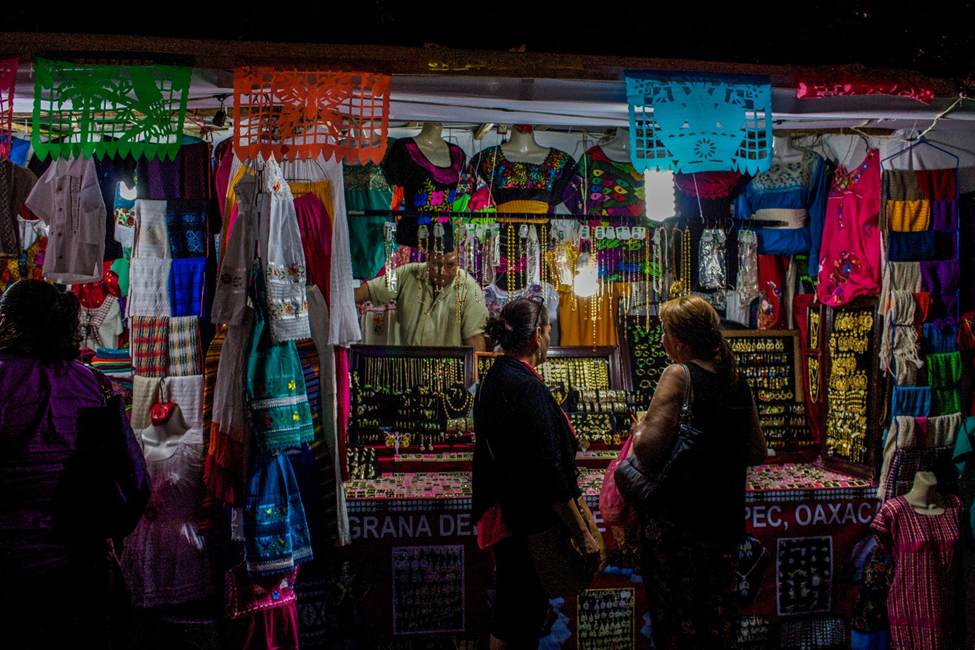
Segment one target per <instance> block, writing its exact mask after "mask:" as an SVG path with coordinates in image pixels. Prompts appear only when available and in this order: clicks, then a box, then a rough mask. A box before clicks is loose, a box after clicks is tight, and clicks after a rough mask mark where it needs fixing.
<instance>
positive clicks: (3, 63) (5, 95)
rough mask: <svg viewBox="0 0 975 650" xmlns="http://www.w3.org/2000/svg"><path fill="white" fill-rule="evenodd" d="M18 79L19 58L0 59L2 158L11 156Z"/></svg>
mask: <svg viewBox="0 0 975 650" xmlns="http://www.w3.org/2000/svg"><path fill="white" fill-rule="evenodd" d="M16 81H17V59H2V60H0V158H3V159H7V158H9V157H10V147H11V144H12V140H11V138H12V136H13V131H12V130H11V127H12V126H13V118H14V85H15V83H16Z"/></svg>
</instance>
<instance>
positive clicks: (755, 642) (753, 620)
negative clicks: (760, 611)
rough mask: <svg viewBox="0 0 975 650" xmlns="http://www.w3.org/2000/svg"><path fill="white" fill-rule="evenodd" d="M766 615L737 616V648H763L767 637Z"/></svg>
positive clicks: (744, 649) (754, 649)
mask: <svg viewBox="0 0 975 650" xmlns="http://www.w3.org/2000/svg"><path fill="white" fill-rule="evenodd" d="M768 629H769V618H768V616H741V617H739V618H738V648H739V650H764V649H765V647H766V645H767V644H768V638H769V633H768Z"/></svg>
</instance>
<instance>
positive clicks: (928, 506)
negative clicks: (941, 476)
mask: <svg viewBox="0 0 975 650" xmlns="http://www.w3.org/2000/svg"><path fill="white" fill-rule="evenodd" d="M904 499H905V500H906V501H907V502H908V503H909V504H910V505H911V507H912V508H914V512H916V513H918V514H920V515H943V514H944V513H945V506H944V499H942V498H941V495H940V494H939V493H938V479H937V477H936V476H935V475H934V472H918V473H917V474H915V475H914V485H913V486H912V487H911V491H910V492H908V493H907V494H905V495H904Z"/></svg>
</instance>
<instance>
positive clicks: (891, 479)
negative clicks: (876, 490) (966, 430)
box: [883, 418, 958, 499]
mask: <svg viewBox="0 0 975 650" xmlns="http://www.w3.org/2000/svg"><path fill="white" fill-rule="evenodd" d="M924 420H926V419H925V418H917V425H918V428H919V429H921V428H923V427H922V426H921V424H922V421H924ZM923 435H925V436H926V435H927V434H926V433H924V434H923ZM918 472H934V474H935V476H936V477H937V479H938V490H939V492H941V493H950V492H954V491H955V489H956V487H957V483H958V481H957V474H956V473H955V468H954V467H952V465H951V448H950V447H923V448H921V447H916V448H913V449H897V450H895V451H894V456H893V459H892V460H891V463H890V471H889V472H888V474H887V480H886V481H885V483H884V486H883V487H884V494H883V498H885V499H893V498H895V497H899V496H902V495H905V494H907V493H908V492H910V491H911V487H912V486H913V484H914V477H915V475H916V474H917V473H918Z"/></svg>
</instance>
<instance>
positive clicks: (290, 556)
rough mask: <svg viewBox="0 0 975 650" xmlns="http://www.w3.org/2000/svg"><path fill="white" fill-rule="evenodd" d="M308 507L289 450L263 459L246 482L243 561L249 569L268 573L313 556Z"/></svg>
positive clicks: (295, 564) (290, 566) (292, 567)
mask: <svg viewBox="0 0 975 650" xmlns="http://www.w3.org/2000/svg"><path fill="white" fill-rule="evenodd" d="M312 559H313V557H312V548H311V537H310V536H309V534H308V522H307V520H306V519H305V508H304V506H303V504H302V502H301V494H299V492H298V483H297V481H296V480H295V474H294V470H293V469H292V467H291V461H290V460H289V459H288V456H287V455H286V454H275V455H272V456H270V457H264V458H262V459H260V460H259V461H258V462H257V463H256V466H255V467H254V468H253V470H252V472H251V478H250V480H249V481H248V483H247V499H246V504H245V506H244V561H245V562H246V564H247V572H248V573H249V574H250V575H251V576H252V577H253V576H265V575H275V574H280V573H284V572H286V571H291V570H293V569H294V568H295V567H296V566H297V565H298V564H300V563H302V562H308V561H310V560H312Z"/></svg>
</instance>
